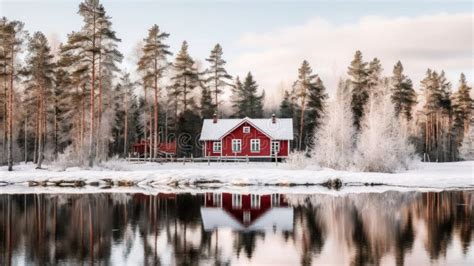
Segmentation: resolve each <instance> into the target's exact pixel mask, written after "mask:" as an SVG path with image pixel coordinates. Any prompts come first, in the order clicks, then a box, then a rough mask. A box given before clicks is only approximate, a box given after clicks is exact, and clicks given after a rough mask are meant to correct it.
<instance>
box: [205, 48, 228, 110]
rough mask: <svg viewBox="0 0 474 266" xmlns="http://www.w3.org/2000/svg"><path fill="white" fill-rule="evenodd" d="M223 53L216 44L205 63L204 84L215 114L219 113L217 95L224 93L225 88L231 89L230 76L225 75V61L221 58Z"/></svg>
mask: <svg viewBox="0 0 474 266" xmlns="http://www.w3.org/2000/svg"><path fill="white" fill-rule="evenodd" d="M222 55H223V52H222V47H221V45H220V44H216V45H215V46H214V48H213V49H212V51H211V54H210V55H209V58H206V61H207V62H209V68H208V69H207V70H206V76H207V79H206V82H207V84H209V88H210V90H211V93H212V95H213V98H214V107H215V113H216V114H217V115H220V113H219V104H220V103H221V101H220V100H219V95H221V94H222V93H224V89H225V88H226V87H232V84H230V82H231V81H232V76H231V75H229V74H228V73H227V70H226V69H225V64H226V61H225V60H224V59H223V58H222Z"/></svg>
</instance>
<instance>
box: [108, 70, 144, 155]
mask: <svg viewBox="0 0 474 266" xmlns="http://www.w3.org/2000/svg"><path fill="white" fill-rule="evenodd" d="M134 88H135V83H134V82H132V81H131V80H130V74H129V73H126V72H123V73H122V77H121V78H120V82H119V83H118V84H117V86H116V87H115V92H114V103H115V106H114V111H115V123H114V127H113V129H112V130H113V142H112V143H111V146H112V148H111V149H110V151H111V152H112V154H122V156H123V157H126V156H127V153H128V151H129V150H130V146H131V144H133V143H134V142H135V141H136V140H137V135H136V130H135V129H136V128H137V126H138V125H137V124H138V121H137V118H136V117H135V114H136V113H137V105H138V103H137V98H136V96H135V94H134V92H133V91H134Z"/></svg>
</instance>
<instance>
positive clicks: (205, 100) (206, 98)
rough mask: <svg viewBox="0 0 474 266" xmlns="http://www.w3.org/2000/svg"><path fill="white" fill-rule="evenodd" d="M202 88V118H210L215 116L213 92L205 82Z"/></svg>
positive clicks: (202, 83) (201, 85)
mask: <svg viewBox="0 0 474 266" xmlns="http://www.w3.org/2000/svg"><path fill="white" fill-rule="evenodd" d="M200 87H201V102H200V110H201V118H202V119H205V118H210V117H212V115H213V114H214V105H213V104H212V95H211V90H210V89H209V87H208V85H207V83H206V82H205V81H201V82H200Z"/></svg>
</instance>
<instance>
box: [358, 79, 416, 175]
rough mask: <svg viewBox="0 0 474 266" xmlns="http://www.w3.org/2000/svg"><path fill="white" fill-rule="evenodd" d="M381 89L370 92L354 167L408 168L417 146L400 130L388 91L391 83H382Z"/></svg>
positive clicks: (365, 169) (376, 168) (364, 169)
mask: <svg viewBox="0 0 474 266" xmlns="http://www.w3.org/2000/svg"><path fill="white" fill-rule="evenodd" d="M379 86H381V89H380V90H378V91H379V92H380V93H378V94H375V93H371V94H370V95H369V106H370V108H368V109H367V112H366V113H365V114H364V119H363V120H362V124H361V131H360V134H359V135H358V140H357V148H356V151H355V155H354V163H355V167H356V168H357V169H358V170H361V171H368V172H394V171H397V170H400V169H408V168H409V167H410V165H411V163H412V162H413V159H414V156H415V148H414V146H413V145H411V144H410V143H409V141H408V137H407V135H406V134H404V132H403V131H402V130H401V127H400V121H399V119H398V118H397V117H396V115H395V109H394V108H393V103H392V100H391V97H390V93H389V87H388V84H387V83H386V84H384V85H379Z"/></svg>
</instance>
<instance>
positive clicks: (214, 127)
mask: <svg viewBox="0 0 474 266" xmlns="http://www.w3.org/2000/svg"><path fill="white" fill-rule="evenodd" d="M291 140H293V120H292V119H291V118H277V117H275V115H273V116H272V118H270V119H268V118H267V119H252V118H248V117H245V118H242V119H217V117H216V116H214V118H213V119H204V123H203V126H202V131H201V138H200V141H202V142H203V148H204V149H203V153H204V157H233V158H268V159H271V158H285V157H287V156H288V153H289V151H290V141H291Z"/></svg>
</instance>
